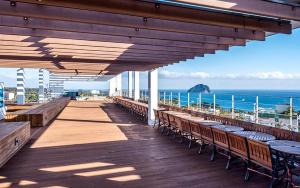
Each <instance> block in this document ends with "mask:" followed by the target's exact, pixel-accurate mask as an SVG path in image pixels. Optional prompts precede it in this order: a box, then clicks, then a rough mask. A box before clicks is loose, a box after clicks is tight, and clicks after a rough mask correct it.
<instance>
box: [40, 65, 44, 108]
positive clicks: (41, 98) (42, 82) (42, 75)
mask: <svg viewBox="0 0 300 188" xmlns="http://www.w3.org/2000/svg"><path fill="white" fill-rule="evenodd" d="M44 101H45V93H44V70H43V69H39V103H43V102H44Z"/></svg>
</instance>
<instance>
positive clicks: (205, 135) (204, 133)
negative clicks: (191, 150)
mask: <svg viewBox="0 0 300 188" xmlns="http://www.w3.org/2000/svg"><path fill="white" fill-rule="evenodd" d="M199 129H200V133H201V139H203V140H206V141H207V142H210V143H213V141H214V138H213V134H212V131H211V127H209V126H205V125H199Z"/></svg>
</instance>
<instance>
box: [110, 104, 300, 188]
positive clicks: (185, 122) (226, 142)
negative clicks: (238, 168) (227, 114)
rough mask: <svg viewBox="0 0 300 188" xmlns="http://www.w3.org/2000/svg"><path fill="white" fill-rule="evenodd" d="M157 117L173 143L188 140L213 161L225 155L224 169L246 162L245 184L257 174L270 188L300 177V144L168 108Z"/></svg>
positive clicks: (158, 123)
mask: <svg viewBox="0 0 300 188" xmlns="http://www.w3.org/2000/svg"><path fill="white" fill-rule="evenodd" d="M115 101H116V100H115ZM117 101H118V102H117V103H118V104H123V105H122V106H123V107H125V108H126V109H127V110H128V111H135V109H131V106H130V105H128V104H132V103H134V104H135V105H144V104H143V103H140V104H138V102H130V100H129V99H122V98H118V100H117ZM122 101H123V102H122ZM124 101H126V103H124ZM155 117H156V121H155V125H154V126H155V127H157V130H159V131H160V132H161V133H162V134H163V135H169V136H171V137H172V139H173V140H176V138H179V142H180V143H182V142H183V141H187V142H188V147H189V148H191V147H192V146H193V145H196V144H197V145H199V150H198V154H202V153H203V152H210V153H211V155H210V160H211V161H214V160H215V159H216V155H217V154H220V155H221V156H225V158H226V159H227V163H226V164H224V167H225V169H227V170H229V169H231V168H234V165H233V164H232V163H233V161H237V160H239V161H241V162H242V163H244V164H245V171H244V173H243V176H244V180H245V181H248V180H249V179H250V177H251V176H252V174H253V173H257V174H260V175H264V176H266V177H269V178H270V179H271V181H270V187H273V185H274V184H278V183H279V184H283V183H285V184H289V185H294V184H295V182H294V181H293V175H298V174H296V173H294V174H293V173H292V172H296V170H295V169H296V168H298V165H299V161H297V157H296V156H299V149H300V147H299V146H300V142H296V141H289V140H281V139H280V138H277V137H276V136H274V135H272V134H268V133H264V132H260V131H259V130H255V129H245V128H243V127H240V126H238V125H234V126H233V125H226V124H224V123H222V122H220V121H212V120H207V119H205V118H203V117H196V116H192V115H191V114H188V113H184V112H178V111H169V110H167V109H159V110H155ZM291 142H292V144H291ZM208 148H209V149H208ZM241 176H242V175H241Z"/></svg>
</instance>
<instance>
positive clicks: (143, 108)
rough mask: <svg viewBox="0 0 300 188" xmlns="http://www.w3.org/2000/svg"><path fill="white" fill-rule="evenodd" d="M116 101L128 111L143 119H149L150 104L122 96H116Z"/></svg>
mask: <svg viewBox="0 0 300 188" xmlns="http://www.w3.org/2000/svg"><path fill="white" fill-rule="evenodd" d="M113 100H114V102H115V103H116V104H118V105H119V106H121V107H122V108H124V109H125V110H126V111H128V112H130V113H131V114H133V115H135V116H136V117H138V118H139V119H141V120H143V121H145V122H146V121H147V119H148V106H147V104H145V103H140V102H136V101H133V100H130V99H125V98H121V97H114V98H113Z"/></svg>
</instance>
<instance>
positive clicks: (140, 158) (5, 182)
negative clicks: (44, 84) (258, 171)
mask: <svg viewBox="0 0 300 188" xmlns="http://www.w3.org/2000/svg"><path fill="white" fill-rule="evenodd" d="M196 149H197V148H196V147H194V149H191V150H188V149H187V147H186V145H184V144H179V143H176V142H174V141H172V140H170V139H169V137H166V136H162V135H161V134H160V133H158V132H157V131H156V130H154V129H153V128H151V127H148V126H146V125H145V124H143V123H141V122H139V121H137V120H135V119H134V118H132V117H131V116H130V115H128V113H126V112H123V111H121V110H120V109H119V108H117V107H116V106H114V104H111V103H109V102H70V103H69V105H68V106H67V107H66V108H65V109H64V110H63V111H62V113H61V114H60V115H59V116H58V117H57V118H56V120H55V121H54V122H53V123H52V124H51V125H50V126H48V127H43V128H42V129H41V130H40V132H37V134H35V135H34V138H33V139H32V141H31V142H30V143H28V144H27V145H26V146H25V147H24V148H23V149H22V150H21V151H20V152H19V153H18V154H17V155H16V156H15V157H14V158H12V159H11V160H10V161H9V162H8V163H7V164H6V165H5V166H4V167H3V168H1V169H0V187H10V186H11V187H19V186H20V187H52V186H58V187H121V186H122V187H214V188H216V187H241V186H243V187H255V188H258V187H267V186H268V183H269V180H268V179H266V178H264V177H261V176H253V177H252V179H251V180H250V181H249V182H247V183H244V182H243V174H244V170H243V166H242V165H240V164H234V165H233V167H232V169H231V170H229V171H226V170H225V169H224V168H225V163H226V160H225V159H222V158H220V157H219V158H218V159H217V160H216V161H215V162H209V161H208V159H209V154H208V153H205V152H204V153H203V154H202V155H200V156H199V155H197V154H196Z"/></svg>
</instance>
